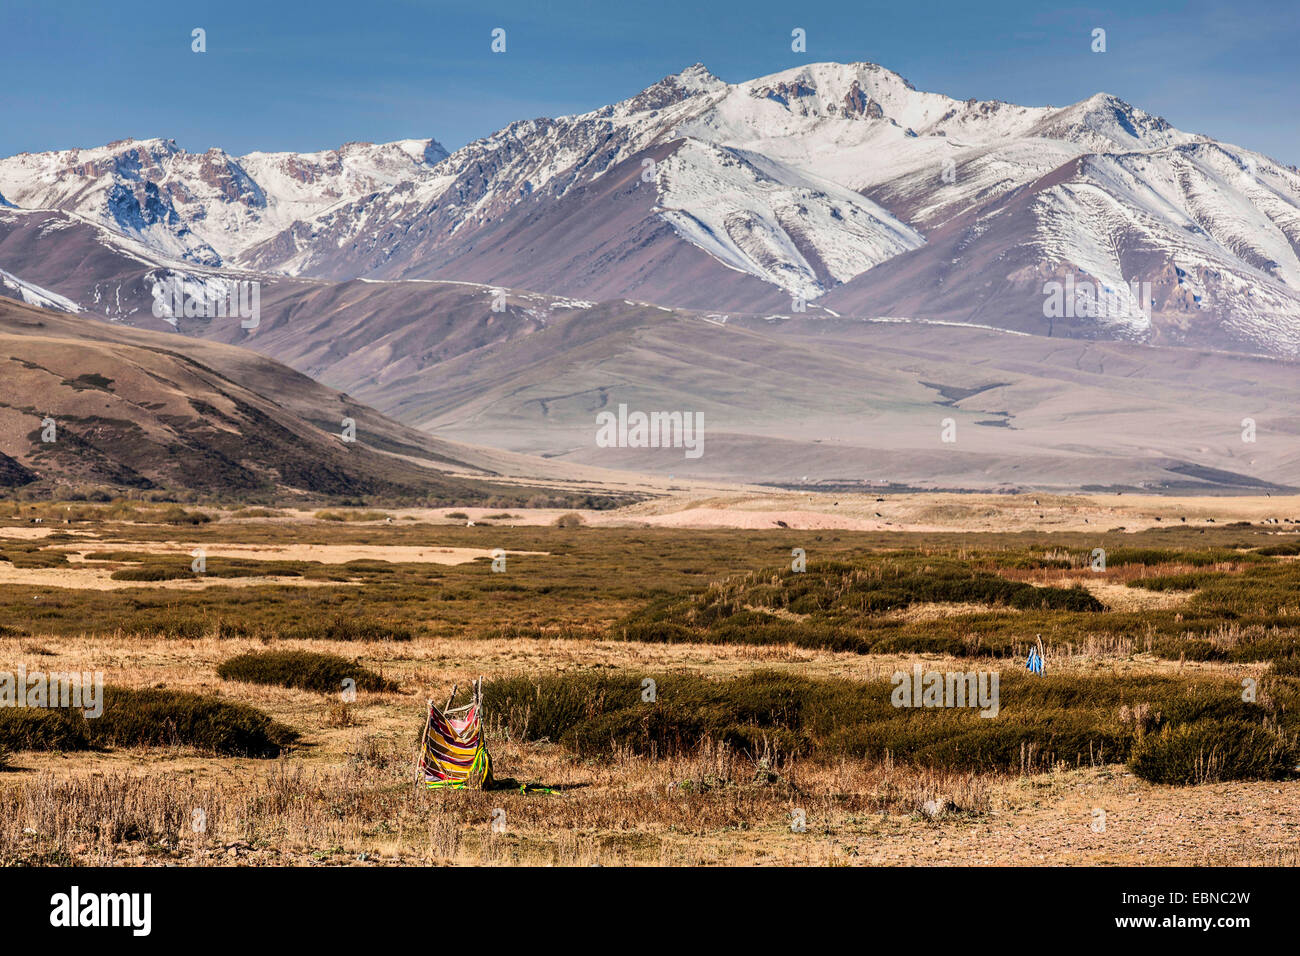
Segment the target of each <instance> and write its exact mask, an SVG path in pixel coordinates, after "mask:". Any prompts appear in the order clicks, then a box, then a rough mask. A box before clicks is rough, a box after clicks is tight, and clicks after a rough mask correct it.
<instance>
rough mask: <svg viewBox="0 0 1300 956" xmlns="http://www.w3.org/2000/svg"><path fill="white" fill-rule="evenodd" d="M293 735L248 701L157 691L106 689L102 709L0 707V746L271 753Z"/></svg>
mask: <svg viewBox="0 0 1300 956" xmlns="http://www.w3.org/2000/svg"><path fill="white" fill-rule="evenodd" d="M297 736H298V735H297V733H295V732H294V731H293V730H292V729H291V728H289V727H286V726H284V725H283V724H279V723H276V722H275V721H273V720H272V719H271V718H270V717H268V716H267V715H266V714H264V713H262V712H261V711H259V710H257V709H255V708H253V707H249V706H247V705H245V704H237V703H231V702H229V701H224V700H220V699H218V698H216V697H208V696H203V695H200V694H188V693H181V692H178V691H169V690H161V689H146V690H130V689H127V688H122V687H105V688H104V700H103V713H102V714H101V715H100V716H98V717H91V718H87V717H86V716H84V714H83V713H82V711H81V710H79V709H76V708H72V709H69V708H55V707H49V708H28V707H23V708H14V707H4V708H0V747H3V748H6V749H8V750H72V751H76V750H92V749H99V748H104V747H174V746H187V747H194V748H195V749H197V750H201V751H203V752H205V753H211V754H219V755H223V756H237V757H276V756H279V755H280V754H281V753H282V752H283V751H284V750H285V749H286V748H288V747H289V745H290V744H292V743H293V742H294V741H295V740H296V739H297Z"/></svg>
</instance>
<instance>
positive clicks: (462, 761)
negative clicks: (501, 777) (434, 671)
mask: <svg viewBox="0 0 1300 956" xmlns="http://www.w3.org/2000/svg"><path fill="white" fill-rule="evenodd" d="M454 693H455V692H454V691H453V694H454ZM448 703H450V701H449V702H448ZM482 707H483V699H482V692H481V689H480V684H479V682H478V681H476V682H475V684H474V700H473V701H472V702H471V703H470V704H468V705H467V706H465V707H457V708H455V709H448V710H447V711H446V712H444V711H441V710H439V709H438V706H437V705H436V704H434V703H433V701H429V717H428V721H427V722H426V724H425V730H424V740H423V741H421V743H420V766H419V776H420V779H421V780H422V781H423V782H424V785H425V786H427V787H431V788H434V787H451V788H454V789H462V788H464V787H483V786H486V785H487V784H488V783H489V782H490V781H491V780H492V758H491V757H490V756H489V755H488V751H487V744H486V742H485V741H484V738H483V721H482V719H481V714H482Z"/></svg>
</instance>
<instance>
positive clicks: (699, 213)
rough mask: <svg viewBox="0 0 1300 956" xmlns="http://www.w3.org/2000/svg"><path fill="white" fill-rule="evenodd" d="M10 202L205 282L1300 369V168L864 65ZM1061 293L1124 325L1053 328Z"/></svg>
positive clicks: (78, 182)
mask: <svg viewBox="0 0 1300 956" xmlns="http://www.w3.org/2000/svg"><path fill="white" fill-rule="evenodd" d="M0 196H3V197H4V199H3V202H6V203H7V204H8V205H10V206H13V207H17V208H18V209H20V210H31V209H48V210H61V211H63V212H65V213H67V214H70V215H72V216H74V217H78V218H81V219H84V220H86V221H88V222H90V223H93V224H95V225H97V226H100V227H104V228H106V229H108V230H111V231H112V232H114V233H116V234H118V235H120V236H122V237H125V238H127V239H129V240H131V241H132V242H133V244H136V245H138V246H139V247H143V248H145V249H147V250H151V251H152V253H154V254H156V255H157V256H158V257H159V260H160V261H162V260H163V259H166V260H171V261H180V262H183V263H190V264H193V265H194V266H197V267H206V268H218V269H240V270H252V271H256V272H261V273H273V274H281V275H289V276H300V277H319V278H325V279H335V280H338V279H352V278H357V277H364V278H377V279H431V278H437V279H457V280H463V281H471V282H479V283H487V284H499V285H503V286H510V287H514V288H522V289H533V290H536V291H539V292H544V293H548V294H554V295H561V296H573V297H576V298H581V299H588V300H599V299H612V298H631V299H636V300H639V301H648V302H655V303H658V304H662V305H667V306H675V307H683V308H693V309H711V310H719V311H733V312H751V313H755V312H756V313H790V312H792V311H799V309H800V307H801V305H802V301H801V300H804V301H807V302H808V303H809V305H808V308H809V309H810V311H811V312H813V313H814V314H815V313H816V312H817V310H818V309H819V308H820V309H825V310H826V311H830V312H833V313H836V314H839V315H846V316H862V317H879V316H901V317H911V318H927V319H939V320H943V321H956V322H965V323H969V324H976V325H985V326H992V327H996V328H1008V329H1015V330H1019V331H1028V332H1034V333H1039V334H1054V335H1060V334H1066V335H1074V336H1083V337H1098V338H1120V339H1128V340H1135V341H1143V342H1153V343H1157V344H1159V343H1176V344H1194V345H1202V346H1211V347H1220V348H1232V349H1239V350H1247V351H1255V352H1265V353H1271V354H1281V355H1288V356H1293V355H1297V354H1300V171H1297V169H1295V168H1293V167H1289V166H1284V165H1282V164H1280V163H1278V162H1275V161H1273V160H1271V159H1269V158H1268V157H1266V156H1263V155H1261V154H1258V153H1255V152H1251V151H1249V150H1247V149H1243V148H1239V147H1236V146H1232V145H1228V144H1224V143H1219V142H1216V141H1214V140H1212V139H1209V138H1208V137H1205V136H1200V135H1195V134H1191V133H1186V132H1182V131H1180V130H1177V129H1175V128H1173V127H1172V126H1170V125H1169V124H1168V123H1167V122H1165V121H1164V120H1163V119H1161V118H1159V117H1156V116H1152V115H1150V114H1148V113H1145V112H1143V111H1142V110H1141V109H1138V108H1136V107H1133V106H1130V105H1129V104H1127V103H1124V102H1123V101H1121V100H1119V99H1117V98H1115V97H1113V96H1109V95H1105V94H1098V95H1096V96H1093V97H1091V98H1089V99H1086V100H1084V101H1082V102H1079V103H1075V104H1073V105H1070V106H1066V107H1064V108H1055V107H1025V106H1014V105H1011V104H1007V103H1001V102H997V101H977V100H957V99H953V98H950V97H948V96H944V95H941V94H937V93H926V92H922V91H919V90H917V89H915V88H914V87H913V86H912V85H911V84H910V83H908V82H907V81H906V80H904V79H903V78H902V77H900V76H898V75H897V74H895V73H893V72H891V71H889V70H887V69H884V68H883V67H880V66H876V65H874V64H869V63H855V64H837V63H820V64H812V65H809V66H806V67H800V68H796V69H792V70H787V71H784V72H781V73H777V74H773V75H771V76H766V77H761V78H759V79H755V80H750V81H748V82H743V83H737V84H728V83H725V82H723V81H722V80H720V79H718V78H717V77H715V76H713V75H712V74H711V73H709V72H708V70H707V69H705V68H704V67H703V66H701V65H698V64H697V65H695V66H692V67H690V68H688V69H686V70H684V71H682V72H681V73H679V74H676V75H672V76H668V77H666V78H664V79H663V80H661V81H659V82H658V83H656V84H654V85H652V86H650V87H649V88H647V89H646V90H644V91H642V92H641V93H639V94H637V95H636V96H634V97H632V98H630V99H627V100H623V101H622V102H619V103H616V104H613V105H610V106H606V107H603V108H601V109H598V110H594V111H592V112H589V113H584V114H581V115H577V116H568V117H560V118H558V119H535V120H526V121H521V122H517V123H512V124H511V125H509V126H507V127H506V128H505V129H502V130H500V131H499V132H497V133H494V134H493V135H491V136H489V137H487V138H485V139H482V140H478V141H476V142H474V143H470V144H469V145H467V146H465V147H463V148H461V149H459V150H456V151H455V152H453V153H451V154H450V155H448V154H447V153H446V151H445V150H444V149H443V148H442V147H441V146H439V145H438V143H437V142H436V141H434V140H432V139H429V140H408V141H403V142H398V143H390V144H385V145H378V146H374V145H368V144H349V145H347V146H344V147H342V148H340V149H338V150H330V151H325V152H321V153H314V154H291V153H251V154H249V155H247V156H239V157H236V156H230V155H227V154H226V153H224V152H222V151H221V150H217V149H212V150H209V151H207V152H206V153H199V154H195V153H187V152H185V151H184V150H181V149H179V148H178V147H177V146H176V145H175V144H174V143H172V142H170V141H166V140H146V141H123V142H118V143H114V144H110V145H109V146H105V147H99V148H95V149H82V150H67V151H62V152H52V153H41V154H22V155H19V156H14V157H10V158H8V159H4V160H0ZM0 238H2V237H0ZM5 266H6V263H5V262H4V261H0V268H4V267H5ZM1067 280H1068V284H1066V288H1067V289H1070V290H1071V293H1069V294H1073V295H1076V296H1085V297H1086V295H1085V293H1083V292H1079V291H1077V290H1083V289H1086V288H1092V289H1095V290H1096V291H1098V292H1099V293H1107V294H1110V295H1111V296H1112V298H1113V302H1115V303H1118V307H1117V308H1110V309H1108V310H1106V311H1105V312H1104V314H1100V315H1097V314H1090V313H1089V310H1088V308H1087V303H1086V302H1085V301H1082V300H1081V301H1079V302H1071V303H1069V305H1070V307H1069V308H1068V309H1067V310H1066V313H1065V315H1059V314H1051V313H1049V310H1048V309H1046V308H1045V298H1046V296H1045V292H1044V289H1045V287H1046V285H1047V284H1049V283H1053V282H1061V283H1063V284H1065V283H1067ZM1133 283H1137V284H1138V287H1139V288H1141V287H1142V284H1144V283H1145V284H1148V287H1149V290H1150V304H1149V306H1148V305H1147V304H1146V303H1144V301H1143V298H1142V296H1138V295H1131V294H1129V291H1130V289H1131V288H1132V284H1133ZM44 287H45V288H49V283H48V282H46V283H44ZM51 291H53V292H55V293H58V292H59V291H60V290H59V289H58V288H57V286H56V287H55V288H54V289H52V290H51ZM64 294H66V293H64Z"/></svg>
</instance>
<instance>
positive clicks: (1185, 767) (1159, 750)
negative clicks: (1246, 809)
mask: <svg viewBox="0 0 1300 956" xmlns="http://www.w3.org/2000/svg"><path fill="white" fill-rule="evenodd" d="M1297 759H1298V757H1297V751H1296V748H1295V743H1294V741H1293V740H1292V739H1290V738H1288V737H1287V736H1286V735H1284V734H1282V733H1279V732H1278V731H1275V730H1272V729H1270V728H1267V727H1261V726H1259V725H1258V724H1248V723H1246V722H1245V721H1242V720H1199V721H1196V722H1194V723H1190V724H1180V725H1177V726H1168V727H1165V728H1164V729H1163V730H1161V731H1160V733H1158V734H1149V735H1147V736H1145V737H1143V738H1142V739H1141V740H1140V741H1138V743H1137V744H1136V745H1135V746H1134V748H1133V753H1132V755H1131V756H1130V757H1129V766H1130V767H1131V768H1132V770H1133V772H1134V773H1135V774H1137V775H1138V776H1139V777H1141V778H1142V779H1143V780H1148V781H1150V782H1151V783H1168V784H1193V783H1214V782H1217V781H1220V780H1277V779H1280V778H1282V777H1285V776H1288V775H1290V774H1291V773H1292V772H1293V771H1294V770H1295V767H1296V761H1297Z"/></svg>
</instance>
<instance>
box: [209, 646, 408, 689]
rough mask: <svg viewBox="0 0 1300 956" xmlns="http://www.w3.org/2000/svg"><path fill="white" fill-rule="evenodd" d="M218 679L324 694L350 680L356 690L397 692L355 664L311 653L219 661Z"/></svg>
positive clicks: (266, 654) (274, 653)
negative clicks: (272, 685)
mask: <svg viewBox="0 0 1300 956" xmlns="http://www.w3.org/2000/svg"><path fill="white" fill-rule="evenodd" d="M217 675H218V676H219V677H221V678H222V679H223V680H238V681H245V682H246V683H250V684H275V685H277V686H280V687H299V688H302V689H303V690H315V691H320V692H321V693H326V694H328V693H336V692H338V691H340V690H342V688H343V686H344V685H343V682H344V681H345V680H347V679H349V678H350V679H352V680H353V681H355V682H356V689H357V690H370V691H395V690H397V685H396V684H395V683H393V682H392V681H390V680H387V679H385V678H384V677H381V676H380V675H379V674H376V673H374V672H373V671H371V670H368V669H367V668H365V667H363V666H362V665H361V664H359V663H358V662H356V661H349V660H348V659H347V658H344V657H339V656H338V655H337V654H316V653H313V652H311V651H264V652H261V653H256V654H241V655H239V656H238V657H232V658H230V659H229V660H226V661H222V662H221V664H219V665H218V666H217Z"/></svg>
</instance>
